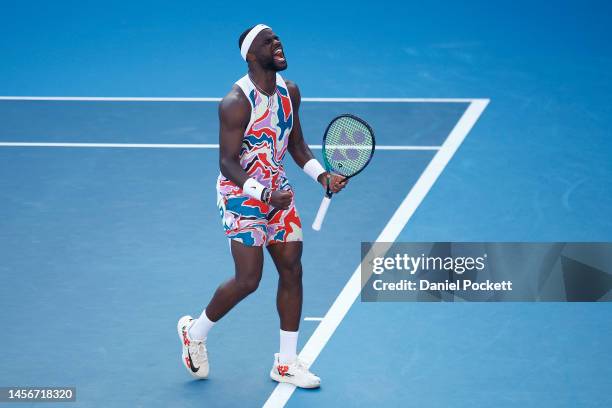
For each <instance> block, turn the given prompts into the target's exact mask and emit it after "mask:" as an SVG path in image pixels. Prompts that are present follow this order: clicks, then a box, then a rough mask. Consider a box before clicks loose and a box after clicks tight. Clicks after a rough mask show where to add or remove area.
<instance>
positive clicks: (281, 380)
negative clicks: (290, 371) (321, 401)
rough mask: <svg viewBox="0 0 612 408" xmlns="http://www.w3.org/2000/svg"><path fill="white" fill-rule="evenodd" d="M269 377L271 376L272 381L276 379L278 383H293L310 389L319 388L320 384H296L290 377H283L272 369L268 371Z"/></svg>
mask: <svg viewBox="0 0 612 408" xmlns="http://www.w3.org/2000/svg"><path fill="white" fill-rule="evenodd" d="M270 378H272V379H273V380H274V381H277V382H279V383H287V384H293V385H295V386H296V387H299V388H309V389H312V388H319V387H320V386H321V384H320V383H319V384H314V385H310V384H308V385H304V384H297V383H295V382H294V381H291V379H289V378H287V377H283V376H282V375H280V374H277V373H275V372H274V370H272V371H270Z"/></svg>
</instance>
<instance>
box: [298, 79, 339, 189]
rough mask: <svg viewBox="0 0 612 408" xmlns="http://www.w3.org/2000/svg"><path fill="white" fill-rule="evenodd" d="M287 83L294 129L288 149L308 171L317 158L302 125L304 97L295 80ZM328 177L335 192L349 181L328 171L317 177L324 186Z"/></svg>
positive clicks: (325, 186) (324, 186)
mask: <svg viewBox="0 0 612 408" xmlns="http://www.w3.org/2000/svg"><path fill="white" fill-rule="evenodd" d="M286 84H287V90H288V91H289V97H290V98H291V105H292V106H293V129H292V130H291V134H290V135H289V146H288V147H287V149H288V150H289V153H290V154H291V157H293V160H295V162H296V163H297V165H298V166H300V167H301V168H302V169H304V171H306V172H307V173H308V171H307V170H306V169H305V168H304V166H305V165H306V166H307V167H309V165H307V163H309V162H311V160H313V159H315V158H314V155H313V154H312V151H311V150H310V147H308V145H307V144H306V141H305V140H304V135H303V134H302V125H301V124H300V104H301V102H302V97H301V95H300V89H299V88H298V86H297V85H296V84H295V83H294V82H292V81H286ZM315 160H316V159H315ZM319 166H320V165H319ZM328 179H329V188H330V190H331V191H332V192H333V193H337V192H339V191H340V190H342V189H343V188H344V187H345V186H346V184H347V183H348V179H346V178H344V177H342V176H338V175H336V174H331V173H328V172H327V171H324V172H322V173H321V174H319V176H318V177H317V181H318V182H319V183H320V184H321V185H322V186H323V188H327V183H328Z"/></svg>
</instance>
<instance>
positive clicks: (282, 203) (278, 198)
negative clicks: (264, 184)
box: [270, 190, 293, 210]
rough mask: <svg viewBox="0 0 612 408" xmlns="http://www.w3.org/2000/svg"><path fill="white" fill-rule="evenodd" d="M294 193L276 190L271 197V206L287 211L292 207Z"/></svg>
mask: <svg viewBox="0 0 612 408" xmlns="http://www.w3.org/2000/svg"><path fill="white" fill-rule="evenodd" d="M292 196H293V193H292V192H291V191H286V190H276V191H273V192H272V195H270V205H271V206H273V207H276V208H280V209H281V210H286V209H287V208H289V206H290V205H291V197H292Z"/></svg>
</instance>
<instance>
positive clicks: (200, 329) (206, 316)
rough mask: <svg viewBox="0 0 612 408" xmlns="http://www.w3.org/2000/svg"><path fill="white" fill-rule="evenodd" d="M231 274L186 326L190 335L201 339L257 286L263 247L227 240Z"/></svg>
mask: <svg viewBox="0 0 612 408" xmlns="http://www.w3.org/2000/svg"><path fill="white" fill-rule="evenodd" d="M231 249H232V256H233V258H234V268H235V274H234V277H232V278H230V279H229V280H227V281H226V282H224V283H223V284H221V286H219V287H218V288H217V290H216V291H215V294H214V295H213V297H212V299H211V301H210V303H209V304H208V306H206V309H204V311H203V312H202V315H201V316H200V318H199V319H198V320H197V321H196V322H195V323H194V324H193V325H192V326H191V328H190V329H189V335H190V336H191V337H192V338H194V339H205V338H206V336H207V335H208V331H209V330H210V329H211V328H212V326H213V324H214V323H215V322H217V321H218V320H219V319H221V318H222V317H223V316H225V315H226V314H227V312H229V311H230V310H231V309H232V308H233V307H234V306H236V305H237V304H238V303H239V302H240V301H241V300H242V299H244V298H245V297H247V296H248V295H249V294H251V293H253V292H254V291H255V290H256V289H257V287H258V286H259V281H260V280H261V273H262V270H263V248H262V247H260V246H247V245H244V244H242V243H240V242H238V241H235V240H231Z"/></svg>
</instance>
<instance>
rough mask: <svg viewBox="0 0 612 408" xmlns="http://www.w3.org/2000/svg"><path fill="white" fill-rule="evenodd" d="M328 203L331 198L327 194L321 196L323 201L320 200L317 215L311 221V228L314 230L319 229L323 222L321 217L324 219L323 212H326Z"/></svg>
mask: <svg viewBox="0 0 612 408" xmlns="http://www.w3.org/2000/svg"><path fill="white" fill-rule="evenodd" d="M329 203H331V198H330V197H328V196H323V201H321V206H320V207H319V211H318V212H317V216H316V217H315V219H314V222H313V223H312V229H313V230H315V231H320V230H321V225H322V224H323V219H325V214H327V209H328V208H329Z"/></svg>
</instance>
